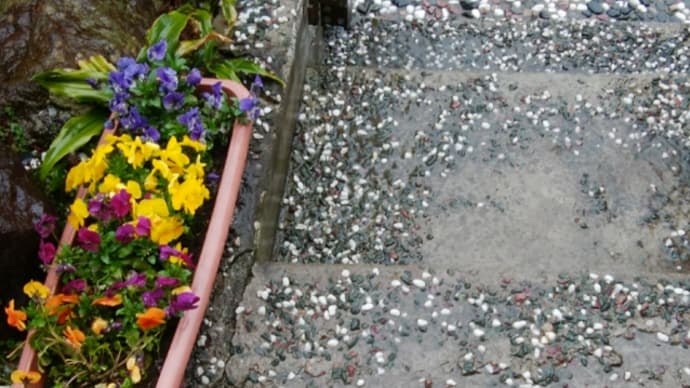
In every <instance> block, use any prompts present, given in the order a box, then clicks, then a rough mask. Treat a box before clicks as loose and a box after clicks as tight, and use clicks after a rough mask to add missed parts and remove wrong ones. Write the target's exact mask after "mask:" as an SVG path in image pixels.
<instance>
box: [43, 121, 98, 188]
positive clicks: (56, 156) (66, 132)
mask: <svg viewBox="0 0 690 388" xmlns="http://www.w3.org/2000/svg"><path fill="white" fill-rule="evenodd" d="M107 118H108V111H107V110H105V109H98V108H96V109H91V110H90V111H88V112H86V113H84V114H82V115H80V116H75V117H73V118H71V119H70V120H69V121H67V122H66V123H65V125H64V126H63V127H62V129H61V130H60V133H58V135H57V136H56V137H55V140H53V142H52V143H51V144H50V147H49V148H48V151H47V152H46V156H45V158H44V159H43V163H42V164H41V168H40V170H39V176H40V177H41V179H45V177H46V176H47V175H48V173H49V172H50V170H51V169H52V168H53V166H55V163H57V162H58V161H60V159H62V158H64V157H65V156H66V155H68V154H70V153H71V152H74V151H76V150H77V149H79V147H81V146H83V145H84V144H86V143H88V142H89V140H91V138H93V137H94V136H96V135H98V134H99V133H101V131H102V130H103V123H104V122H105V121H106V119H107Z"/></svg>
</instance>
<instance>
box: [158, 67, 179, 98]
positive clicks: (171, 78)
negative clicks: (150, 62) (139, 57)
mask: <svg viewBox="0 0 690 388" xmlns="http://www.w3.org/2000/svg"><path fill="white" fill-rule="evenodd" d="M156 76H157V77H158V81H159V82H160V84H161V90H162V91H163V92H164V93H170V92H173V91H175V89H177V72H176V71H175V70H173V69H171V68H169V67H161V68H159V69H158V70H156Z"/></svg>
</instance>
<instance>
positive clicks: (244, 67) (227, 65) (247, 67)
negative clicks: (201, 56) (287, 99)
mask: <svg viewBox="0 0 690 388" xmlns="http://www.w3.org/2000/svg"><path fill="white" fill-rule="evenodd" d="M210 70H211V71H213V72H214V73H215V74H216V76H218V77H220V78H225V77H223V75H222V74H224V73H227V74H235V75H237V74H258V75H260V76H262V77H266V78H270V79H272V80H274V81H276V82H278V83H280V84H281V85H282V86H283V87H285V83H284V82H283V80H282V79H280V77H278V76H277V75H275V74H274V73H272V72H270V71H268V70H266V69H264V68H263V67H261V66H260V65H257V64H256V63H254V62H252V61H250V60H248V59H244V58H235V59H228V60H225V61H223V62H221V63H219V64H218V65H216V66H213V67H212V68H211V69H210ZM219 73H220V74H219ZM230 79H232V78H230Z"/></svg>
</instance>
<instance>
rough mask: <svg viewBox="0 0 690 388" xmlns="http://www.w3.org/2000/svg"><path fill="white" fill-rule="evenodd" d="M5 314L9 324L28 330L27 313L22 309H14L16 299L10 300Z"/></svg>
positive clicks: (20, 329) (18, 328) (21, 329)
mask: <svg viewBox="0 0 690 388" xmlns="http://www.w3.org/2000/svg"><path fill="white" fill-rule="evenodd" d="M5 314H7V324H8V325H10V326H12V327H14V328H16V329H17V330H19V331H24V330H26V313H25V312H23V311H21V310H15V309H14V299H11V300H10V304H9V305H8V306H7V307H5Z"/></svg>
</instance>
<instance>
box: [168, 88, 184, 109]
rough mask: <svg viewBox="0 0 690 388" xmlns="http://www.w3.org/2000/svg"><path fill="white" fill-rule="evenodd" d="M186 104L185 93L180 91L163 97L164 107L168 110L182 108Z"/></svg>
mask: <svg viewBox="0 0 690 388" xmlns="http://www.w3.org/2000/svg"><path fill="white" fill-rule="evenodd" d="M183 104H184V94H182V93H180V92H170V93H168V94H166V95H165V97H163V108H165V110H167V111H168V112H170V111H173V110H176V109H180V108H181V107H182V105H183Z"/></svg>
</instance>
